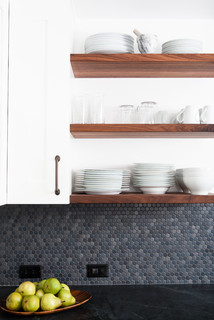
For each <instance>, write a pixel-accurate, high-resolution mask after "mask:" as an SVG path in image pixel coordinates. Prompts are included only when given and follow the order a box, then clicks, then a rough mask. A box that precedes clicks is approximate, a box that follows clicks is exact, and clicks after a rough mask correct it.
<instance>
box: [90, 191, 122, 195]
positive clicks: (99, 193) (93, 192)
mask: <svg viewBox="0 0 214 320" xmlns="http://www.w3.org/2000/svg"><path fill="white" fill-rule="evenodd" d="M85 193H87V194H94V195H96V194H97V195H114V194H120V193H121V190H120V191H119V192H112V191H107V192H104V191H102V192H99V191H85Z"/></svg>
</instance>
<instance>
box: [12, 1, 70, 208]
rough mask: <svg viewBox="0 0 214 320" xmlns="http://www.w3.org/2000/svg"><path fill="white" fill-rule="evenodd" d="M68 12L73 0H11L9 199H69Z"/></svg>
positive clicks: (58, 201)
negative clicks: (56, 167)
mask: <svg viewBox="0 0 214 320" xmlns="http://www.w3.org/2000/svg"><path fill="white" fill-rule="evenodd" d="M68 11H69V1H67V0H11V3H10V52H9V123H8V126H9V131H8V135H9V137H8V203H19V204H22V203H23V204H24V203H26V204H27V203H29V204H43V203H44V204H45V203H47V204H53V203H69V194H70V189H71V188H70V185H71V183H70V177H69V170H68V166H67V164H66V162H67V161H68V158H69V156H68V153H69V152H68V150H69V137H70V134H69V117H68V110H69V107H70V102H69V72H70V61H69V32H68V24H67V23H68V20H67V18H66V17H67V15H68ZM56 155H59V156H60V162H59V167H58V179H59V181H58V185H59V189H60V194H59V195H56V194H55V157H56Z"/></svg>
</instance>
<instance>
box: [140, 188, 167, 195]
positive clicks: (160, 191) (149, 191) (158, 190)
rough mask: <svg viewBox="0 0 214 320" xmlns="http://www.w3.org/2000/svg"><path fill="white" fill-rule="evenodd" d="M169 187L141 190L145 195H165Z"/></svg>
mask: <svg viewBox="0 0 214 320" xmlns="http://www.w3.org/2000/svg"><path fill="white" fill-rule="evenodd" d="M168 189H169V188H168V187H141V188H140V190H141V191H143V193H145V194H164V193H166V191H167V190H168Z"/></svg>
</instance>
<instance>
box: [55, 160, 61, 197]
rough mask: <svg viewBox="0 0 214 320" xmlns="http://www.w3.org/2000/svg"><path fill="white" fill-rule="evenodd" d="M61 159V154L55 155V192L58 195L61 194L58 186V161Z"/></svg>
mask: <svg viewBox="0 0 214 320" xmlns="http://www.w3.org/2000/svg"><path fill="white" fill-rule="evenodd" d="M59 161H60V156H56V157H55V194H56V195H57V196H58V195H59V194H60V189H59V187H58V162H59Z"/></svg>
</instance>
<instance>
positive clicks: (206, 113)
mask: <svg viewBox="0 0 214 320" xmlns="http://www.w3.org/2000/svg"><path fill="white" fill-rule="evenodd" d="M200 120H201V123H214V106H204V107H203V108H201V109H200Z"/></svg>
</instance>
